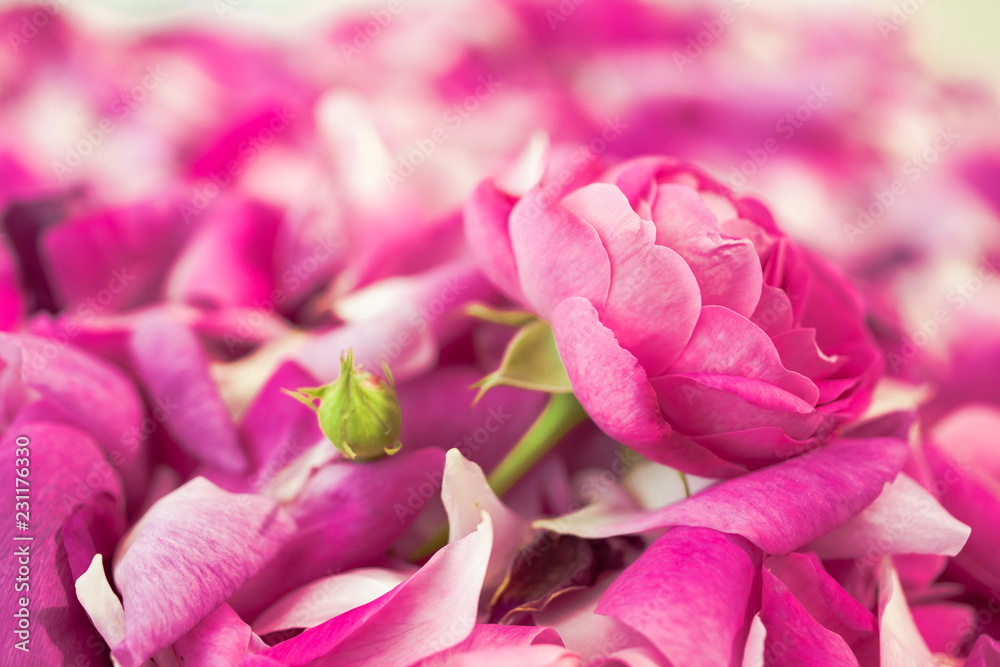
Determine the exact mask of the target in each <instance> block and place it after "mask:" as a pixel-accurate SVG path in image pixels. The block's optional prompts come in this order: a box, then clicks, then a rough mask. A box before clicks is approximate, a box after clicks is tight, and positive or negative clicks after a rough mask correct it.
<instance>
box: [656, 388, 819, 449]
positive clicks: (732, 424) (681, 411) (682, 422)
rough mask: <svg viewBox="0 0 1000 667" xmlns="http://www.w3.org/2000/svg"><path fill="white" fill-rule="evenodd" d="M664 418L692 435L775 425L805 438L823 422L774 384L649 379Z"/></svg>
mask: <svg viewBox="0 0 1000 667" xmlns="http://www.w3.org/2000/svg"><path fill="white" fill-rule="evenodd" d="M650 384H651V385H652V387H653V389H654V390H655V391H656V395H657V397H658V398H659V403H660V409H661V410H662V411H663V416H664V418H665V419H666V420H667V421H668V422H669V423H670V424H671V425H672V426H673V427H674V428H676V429H677V430H679V431H681V432H682V433H688V434H691V435H702V434H717V433H725V432H727V431H742V430H747V429H755V428H766V427H778V428H781V429H782V431H784V432H785V434H787V435H788V437H790V438H794V439H796V440H807V439H809V438H810V437H812V436H813V435H814V434H815V433H816V431H817V430H818V429H819V428H820V426H822V424H823V423H824V422H826V421H827V418H826V417H825V416H824V415H822V414H820V413H818V412H816V411H815V410H814V409H813V406H812V404H810V403H807V402H806V401H803V400H802V399H801V398H799V397H798V396H795V395H794V394H791V393H789V392H787V391H785V390H784V389H781V388H779V387H775V386H774V385H773V384H770V383H768V382H763V381H761V380H756V379H754V378H747V377H740V376H736V375H709V374H705V373H691V374H688V375H664V376H661V377H657V378H651V379H650Z"/></svg>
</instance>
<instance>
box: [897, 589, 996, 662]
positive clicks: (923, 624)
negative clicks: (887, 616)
mask: <svg viewBox="0 0 1000 667" xmlns="http://www.w3.org/2000/svg"><path fill="white" fill-rule="evenodd" d="M904 588H905V585H904ZM910 613H912V614H913V622H914V624H915V625H916V626H917V630H919V631H920V636H921V637H923V638H924V641H925V642H927V648H929V649H930V650H931V651H932V652H933V653H950V654H952V655H954V654H955V653H957V652H958V650H959V649H960V647H962V646H963V645H964V644H965V642H966V641H968V640H969V639H970V637H969V636H968V632H969V630H968V629H970V628H975V627H976V625H977V624H978V623H979V621H978V620H977V619H976V610H975V609H974V608H972V607H970V606H968V605H964V604H955V603H952V602H940V603H928V604H917V605H915V606H913V607H911V608H910Z"/></svg>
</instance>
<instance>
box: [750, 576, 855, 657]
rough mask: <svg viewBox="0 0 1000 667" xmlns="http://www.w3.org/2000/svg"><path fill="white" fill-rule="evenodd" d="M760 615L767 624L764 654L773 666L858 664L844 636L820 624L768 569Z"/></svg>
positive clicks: (765, 625)
mask: <svg viewBox="0 0 1000 667" xmlns="http://www.w3.org/2000/svg"><path fill="white" fill-rule="evenodd" d="M760 617H761V620H763V621H764V627H765V628H767V637H766V639H765V642H764V656H765V660H766V663H767V665H768V666H769V667H771V666H773V667H799V666H800V665H824V666H829V667H857V665H858V659H857V658H856V657H855V655H854V653H853V652H852V651H851V649H850V647H849V646H848V645H847V642H846V641H844V638H843V637H841V636H840V635H838V634H837V633H835V632H831V631H830V630H827V629H826V628H824V627H823V626H822V625H820V624H819V623H818V622H817V621H816V619H814V618H813V617H812V616H810V615H809V612H807V611H806V610H805V608H804V607H803V606H802V604H801V603H800V602H799V601H798V600H796V599H795V595H794V594H793V593H792V591H791V590H789V588H788V586H785V584H783V583H782V582H781V581H780V580H779V579H778V578H777V577H776V576H774V575H773V574H772V573H771V572H769V571H767V570H764V594H763V603H762V608H761V612H760Z"/></svg>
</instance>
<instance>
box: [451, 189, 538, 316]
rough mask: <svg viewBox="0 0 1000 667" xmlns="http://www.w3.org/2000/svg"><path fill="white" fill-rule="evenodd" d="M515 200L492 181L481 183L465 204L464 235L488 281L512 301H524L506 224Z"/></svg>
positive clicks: (507, 224)
mask: <svg viewBox="0 0 1000 667" xmlns="http://www.w3.org/2000/svg"><path fill="white" fill-rule="evenodd" d="M515 201H516V200H515V198H514V197H511V196H510V195H507V194H504V193H503V192H501V191H500V190H499V189H498V188H497V186H496V185H494V183H493V182H492V181H484V182H482V183H480V184H479V187H478V188H476V190H475V192H473V193H472V195H471V196H470V197H469V200H468V202H467V203H466V204H465V216H464V218H465V238H466V240H467V241H468V244H469V250H470V251H471V252H472V256H473V257H475V258H476V262H477V263H478V264H479V267H480V269H481V270H482V272H483V273H485V274H486V276H487V277H488V278H489V279H490V281H491V282H492V283H493V284H494V285H496V286H497V287H498V288H499V289H500V290H501V291H502V292H503V293H504V294H506V295H507V296H508V297H510V298H511V299H513V300H514V301H517V302H521V303H524V302H525V299H524V294H523V293H522V291H521V284H520V279H519V278H518V274H517V262H516V260H515V259H514V250H513V249H512V247H511V240H510V231H509V228H508V226H509V221H510V215H511V211H512V210H513V209H514V202H515Z"/></svg>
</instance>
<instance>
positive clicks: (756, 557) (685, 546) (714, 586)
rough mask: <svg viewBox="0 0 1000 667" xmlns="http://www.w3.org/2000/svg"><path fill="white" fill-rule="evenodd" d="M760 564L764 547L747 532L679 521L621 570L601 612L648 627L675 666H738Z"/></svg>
mask: <svg viewBox="0 0 1000 667" xmlns="http://www.w3.org/2000/svg"><path fill="white" fill-rule="evenodd" d="M760 564H761V553H760V550H759V549H757V548H756V547H754V546H753V545H752V544H750V543H749V542H747V541H746V540H744V539H743V538H741V537H738V536H736V535H724V534H722V533H718V532H716V531H713V530H704V529H700V528H674V529H672V530H670V531H668V532H667V533H666V534H664V535H663V536H662V537H661V538H659V539H658V540H657V541H656V542H654V543H653V544H652V546H650V547H649V548H648V549H647V550H646V552H645V553H644V554H643V555H642V556H640V557H639V560H637V561H636V562H635V563H633V564H632V565H631V566H630V567H629V568H628V569H627V570H625V572H623V573H622V574H621V576H619V577H618V579H617V580H616V581H615V582H614V583H613V584H612V585H611V587H610V588H609V589H608V590H607V592H606V593H605V594H604V597H603V598H601V602H600V604H599V605H598V606H597V613H598V614H603V615H605V616H614V617H615V618H617V619H619V620H621V621H624V622H625V623H626V624H628V625H629V626H631V627H633V628H635V629H636V630H638V631H639V632H641V633H643V634H644V635H645V636H646V637H648V638H649V640H650V641H652V642H653V644H654V645H655V646H656V647H657V648H658V649H660V651H661V652H662V653H663V654H664V655H665V656H666V657H667V658H668V659H670V661H671V662H672V663H673V664H675V665H720V666H721V665H728V666H730V667H738V666H739V665H740V664H741V662H742V657H743V646H744V644H745V643H746V639H747V634H748V632H749V630H750V621H751V619H752V618H753V616H754V614H756V613H757V605H758V603H757V600H759V599H760V598H759V596H760V590H761V589H760ZM692 619H698V622H697V623H692V622H691V621H692Z"/></svg>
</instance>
